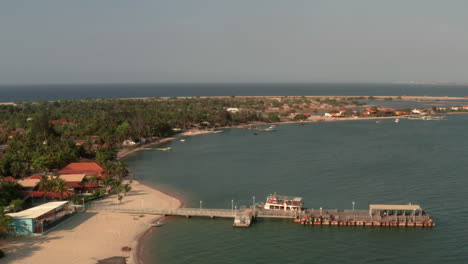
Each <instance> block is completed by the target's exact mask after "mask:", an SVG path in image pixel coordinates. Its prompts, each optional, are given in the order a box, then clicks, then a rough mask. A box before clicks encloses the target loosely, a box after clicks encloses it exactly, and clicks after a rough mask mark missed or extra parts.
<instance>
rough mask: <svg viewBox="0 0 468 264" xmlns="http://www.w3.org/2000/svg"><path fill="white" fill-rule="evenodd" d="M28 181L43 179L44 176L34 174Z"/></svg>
mask: <svg viewBox="0 0 468 264" xmlns="http://www.w3.org/2000/svg"><path fill="white" fill-rule="evenodd" d="M28 179H39V180H40V179H42V175H40V174H34V175H31V176H29V177H28Z"/></svg>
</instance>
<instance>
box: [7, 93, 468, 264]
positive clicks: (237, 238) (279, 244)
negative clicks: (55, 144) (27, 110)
mask: <svg viewBox="0 0 468 264" xmlns="http://www.w3.org/2000/svg"><path fill="white" fill-rule="evenodd" d="M210 95H211V96H215V95H217V96H221V95H224V96H230V95H392V96H397V95H419V96H424V95H427V96H468V87H467V86H449V85H443V86H437V85H405V84H208V85H203V84H177V85H176V84H164V85H163V84H160V85H150V84H148V85H141V84H139V85H123V84H121V85H65V86H61V85H53V86H9V87H7V86H3V87H0V101H2V102H9V101H15V102H16V101H33V100H37V99H43V100H57V99H61V98H66V99H76V98H117V97H157V96H210ZM386 103H389V102H386ZM400 103H401V102H400ZM408 104H409V105H408V107H411V103H408ZM389 106H391V105H389ZM467 131H468V115H448V118H447V120H444V121H422V120H406V119H402V120H401V122H400V123H399V124H396V123H395V122H394V121H393V120H381V121H380V122H379V123H376V121H375V120H362V121H361V120H359V121H341V122H319V123H308V124H304V125H300V124H284V125H279V126H278V127H277V131H275V132H269V133H259V135H254V134H253V133H252V131H248V130H243V129H228V130H225V132H224V133H220V134H211V135H201V136H195V137H189V138H187V141H186V142H179V141H174V142H171V143H168V144H167V146H170V147H172V148H173V150H172V151H167V152H163V151H157V150H147V151H142V152H139V153H137V154H135V155H133V156H131V157H129V158H128V159H127V160H126V161H127V163H128V165H129V167H130V169H131V171H132V173H133V174H134V175H136V177H137V178H138V179H140V180H143V181H144V182H147V183H148V184H150V185H154V186H155V187H157V188H160V189H162V190H164V191H166V192H168V193H169V194H171V195H175V196H176V197H177V198H180V199H182V200H183V201H184V202H185V203H186V204H185V205H186V206H187V207H198V206H199V204H200V201H203V203H202V204H203V207H214V208H227V209H229V208H231V200H234V201H235V204H236V205H237V206H240V205H250V204H251V201H252V197H253V196H255V197H256V200H257V201H264V198H265V196H266V195H268V194H270V193H273V192H277V193H278V194H288V195H298V196H303V197H304V200H305V203H306V206H307V207H314V208H317V207H320V206H322V207H324V208H337V209H349V208H351V204H352V201H355V202H356V208H358V209H367V208H368V205H369V204H370V203H389V204H391V203H402V204H407V203H409V202H411V203H416V204H420V205H421V206H422V207H423V209H425V210H426V212H427V213H428V214H430V215H432V216H433V218H434V219H435V221H436V223H437V227H435V228H425V229H422V228H408V229H405V228H369V227H314V226H301V225H299V224H295V223H292V222H291V221H290V220H259V221H258V222H256V223H254V224H253V226H252V227H250V228H247V229H234V228H232V219H213V220H211V219H208V218H191V219H186V218H182V217H170V218H168V219H167V220H168V222H167V224H166V225H165V226H163V227H162V228H159V229H157V230H156V231H155V232H153V233H151V234H150V235H149V236H148V237H147V238H146V240H145V241H144V244H145V247H144V258H145V259H144V261H145V263H147V264H150V263H167V264H173V263H174V264H178V263H203V264H205V263H208V264H210V263H213V264H214V263H269V264H270V263H389V264H398V263H417V264H423V263H424V264H426V263H468V221H467V219H468V206H467V205H466V202H467V201H468V191H467V190H468V189H467V186H468V140H467Z"/></svg>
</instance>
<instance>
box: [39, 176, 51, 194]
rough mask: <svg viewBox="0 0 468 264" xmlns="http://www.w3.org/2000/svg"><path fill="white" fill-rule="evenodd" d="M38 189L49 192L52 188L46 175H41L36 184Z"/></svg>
mask: <svg viewBox="0 0 468 264" xmlns="http://www.w3.org/2000/svg"><path fill="white" fill-rule="evenodd" d="M38 188H39V190H41V191H43V192H47V191H50V189H51V188H52V181H51V180H49V178H48V177H47V176H46V175H42V176H41V181H40V182H39V184H38Z"/></svg>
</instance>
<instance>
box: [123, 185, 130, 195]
mask: <svg viewBox="0 0 468 264" xmlns="http://www.w3.org/2000/svg"><path fill="white" fill-rule="evenodd" d="M131 190H132V187H131V186H130V184H128V183H127V184H124V186H123V191H124V196H127V193H128V192H129V191H131Z"/></svg>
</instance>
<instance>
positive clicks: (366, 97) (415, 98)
mask: <svg viewBox="0 0 468 264" xmlns="http://www.w3.org/2000/svg"><path fill="white" fill-rule="evenodd" d="M282 97H288V98H299V97H305V98H351V97H352V98H357V97H364V98H363V99H361V100H382V101H384V100H385V99H386V98H392V99H393V100H395V101H434V100H440V101H441V100H447V101H452V100H468V96H424V95H423V96H421V95H236V96H235V98H282ZM369 97H373V98H372V99H369ZM399 97H401V98H399ZM154 98H157V99H163V100H167V99H171V98H173V97H169V96H161V97H120V98H110V99H111V100H149V99H154ZM176 98H177V99H190V98H202V99H207V98H232V96H178V97H176ZM92 99H93V100H103V98H92ZM70 100H85V99H84V98H82V99H70ZM25 102H30V101H25ZM48 102H55V101H54V100H53V101H48ZM0 105H16V102H0Z"/></svg>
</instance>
